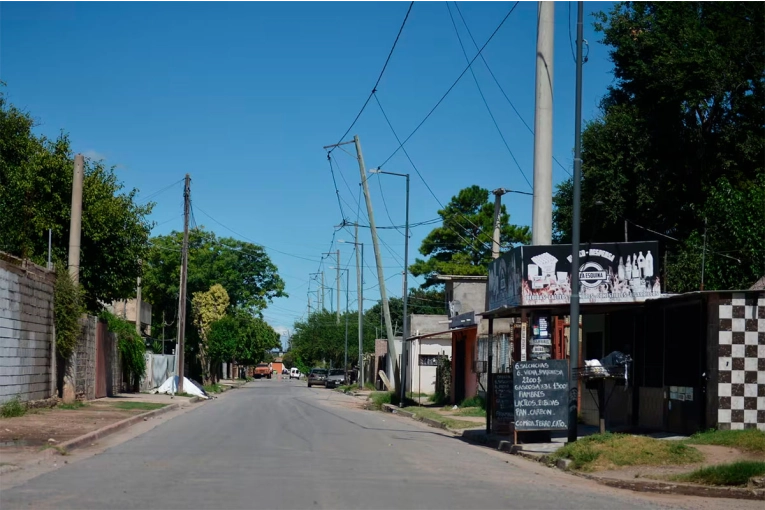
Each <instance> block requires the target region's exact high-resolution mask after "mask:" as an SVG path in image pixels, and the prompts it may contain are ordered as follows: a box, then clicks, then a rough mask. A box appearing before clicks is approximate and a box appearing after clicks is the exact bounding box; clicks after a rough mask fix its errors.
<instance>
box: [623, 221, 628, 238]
mask: <svg viewBox="0 0 765 510" xmlns="http://www.w3.org/2000/svg"><path fill="white" fill-rule="evenodd" d="M624 242H625V243H627V242H629V241H627V220H624Z"/></svg>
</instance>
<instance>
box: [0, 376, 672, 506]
mask: <svg viewBox="0 0 765 510" xmlns="http://www.w3.org/2000/svg"><path fill="white" fill-rule="evenodd" d="M359 405H360V401H359V400H358V399H356V398H354V397H350V396H346V395H342V394H340V393H338V392H334V391H331V390H326V389H323V388H311V389H308V388H307V387H306V386H305V383H304V382H298V381H289V380H276V379H273V380H260V381H255V382H252V383H249V384H247V385H246V386H244V387H242V388H240V389H237V390H233V391H231V392H228V393H226V394H225V395H223V397H222V398H220V399H216V400H212V401H209V402H206V403H204V404H201V405H199V407H198V408H196V409H194V410H193V411H190V412H188V413H186V414H183V415H181V416H178V417H176V418H174V419H172V420H169V421H167V423H163V424H161V425H159V426H157V427H155V428H153V429H151V430H149V431H148V432H146V433H145V434H142V435H140V436H138V437H135V438H133V439H130V440H128V441H126V442H124V443H122V444H119V445H116V446H114V447H111V448H109V449H107V450H105V451H103V452H102V453H100V454H98V455H95V456H92V457H89V458H85V459H82V460H80V461H77V462H74V463H70V464H68V465H65V466H62V467H60V468H59V469H57V470H55V471H51V472H48V473H46V474H43V475H41V476H38V477H36V478H34V479H31V480H29V481H27V482H26V483H24V484H22V485H19V486H17V487H14V488H11V489H7V490H4V491H3V492H2V493H0V507H2V508H3V510H8V509H11V508H56V509H64V508H76V509H86V508H88V509H89V508H92V509H109V510H118V509H127V508H130V509H135V508H147V509H151V508H157V509H176V508H177V509H185V510H187V509H208V508H209V509H345V508H348V509H367V508H369V509H373V508H374V509H377V508H379V509H398V508H401V509H404V508H412V509H430V508H432V509H450V508H465V509H495V508H496V509H499V508H517V509H537V508H539V509H541V508H550V509H553V508H554V509H558V508H572V509H573V508H581V509H588V510H589V509H593V510H594V509H604V510H614V509H619V510H628V509H637V508H671V507H673V506H674V504H672V501H669V502H668V501H666V500H656V499H655V498H654V499H651V498H650V497H649V496H647V495H639V494H636V493H631V492H627V491H621V490H618V489H610V488H606V487H602V486H599V485H597V484H595V483H593V482H590V481H588V480H584V479H581V478H576V477H573V476H571V475H568V474H565V473H562V472H560V471H557V470H554V469H550V468H547V467H544V466H542V465H540V464H538V463H535V462H531V461H528V460H525V459H521V458H517V457H514V456H510V455H507V454H502V453H498V452H493V451H490V450H488V449H486V448H481V447H477V446H472V445H468V444H466V443H464V442H463V441H461V440H460V439H458V438H454V437H447V436H446V435H444V433H442V432H441V431H438V430H436V429H431V428H428V427H426V426H424V425H423V424H420V423H418V422H414V421H412V420H409V419H406V418H402V417H397V416H394V415H390V414H384V413H381V412H373V411H366V410H363V409H360V408H359Z"/></svg>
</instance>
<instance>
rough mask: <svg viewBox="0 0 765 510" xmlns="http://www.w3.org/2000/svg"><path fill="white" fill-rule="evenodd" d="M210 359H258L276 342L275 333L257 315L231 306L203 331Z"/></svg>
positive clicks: (261, 358)
mask: <svg viewBox="0 0 765 510" xmlns="http://www.w3.org/2000/svg"><path fill="white" fill-rule="evenodd" d="M207 341H208V355H209V358H210V361H211V363H221V362H235V363H240V364H244V365H250V364H254V363H259V362H260V361H262V360H263V359H264V357H265V353H266V352H268V351H269V350H270V349H273V348H275V347H277V346H278V345H279V334H278V333H277V332H276V331H274V329H273V328H272V327H271V326H269V325H268V324H267V323H266V322H265V321H264V320H263V319H261V318H260V317H254V316H253V315H251V314H250V313H249V312H247V311H244V310H242V309H235V310H234V312H233V313H232V314H230V315H226V316H225V317H223V318H222V319H219V320H217V321H215V322H213V323H212V325H211V326H210V331H209V333H208V335H207Z"/></svg>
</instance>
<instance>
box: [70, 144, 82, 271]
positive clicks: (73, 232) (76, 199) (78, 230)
mask: <svg viewBox="0 0 765 510" xmlns="http://www.w3.org/2000/svg"><path fill="white" fill-rule="evenodd" d="M84 173H85V158H84V157H82V154H77V155H76V156H75V157H74V174H73V175H72V212H71V217H70V220H69V274H70V275H71V277H72V280H73V281H74V283H75V285H77V284H78V283H80V238H81V234H82V180H83V175H84Z"/></svg>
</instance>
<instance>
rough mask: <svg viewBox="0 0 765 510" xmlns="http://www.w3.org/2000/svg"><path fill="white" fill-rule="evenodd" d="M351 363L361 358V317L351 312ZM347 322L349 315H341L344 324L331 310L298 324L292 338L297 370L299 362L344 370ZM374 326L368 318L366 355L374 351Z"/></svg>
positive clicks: (314, 315) (314, 314)
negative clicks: (358, 318) (359, 326)
mask: <svg viewBox="0 0 765 510" xmlns="http://www.w3.org/2000/svg"><path fill="white" fill-rule="evenodd" d="M347 317H348V323H349V328H348V362H349V363H351V364H354V363H355V362H356V360H358V357H359V342H358V327H356V326H355V325H357V324H358V321H357V315H356V313H354V312H348V314H347ZM345 318H346V314H345V313H343V314H341V315H340V323H339V324H338V322H337V316H336V315H335V314H334V313H332V312H329V311H327V310H322V311H318V312H314V313H312V314H311V315H309V316H308V318H307V319H306V320H305V321H297V322H295V326H294V331H295V332H294V333H293V335H292V349H291V350H290V352H291V353H292V356H293V360H295V366H299V365H298V364H297V360H298V359H300V360H301V363H302V362H305V363H309V364H318V363H322V362H326V363H332V366H335V367H342V366H343V363H344V358H345ZM374 337H375V330H374V323H371V322H368V321H367V317H366V316H365V317H364V351H365V352H370V351H373V350H374Z"/></svg>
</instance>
